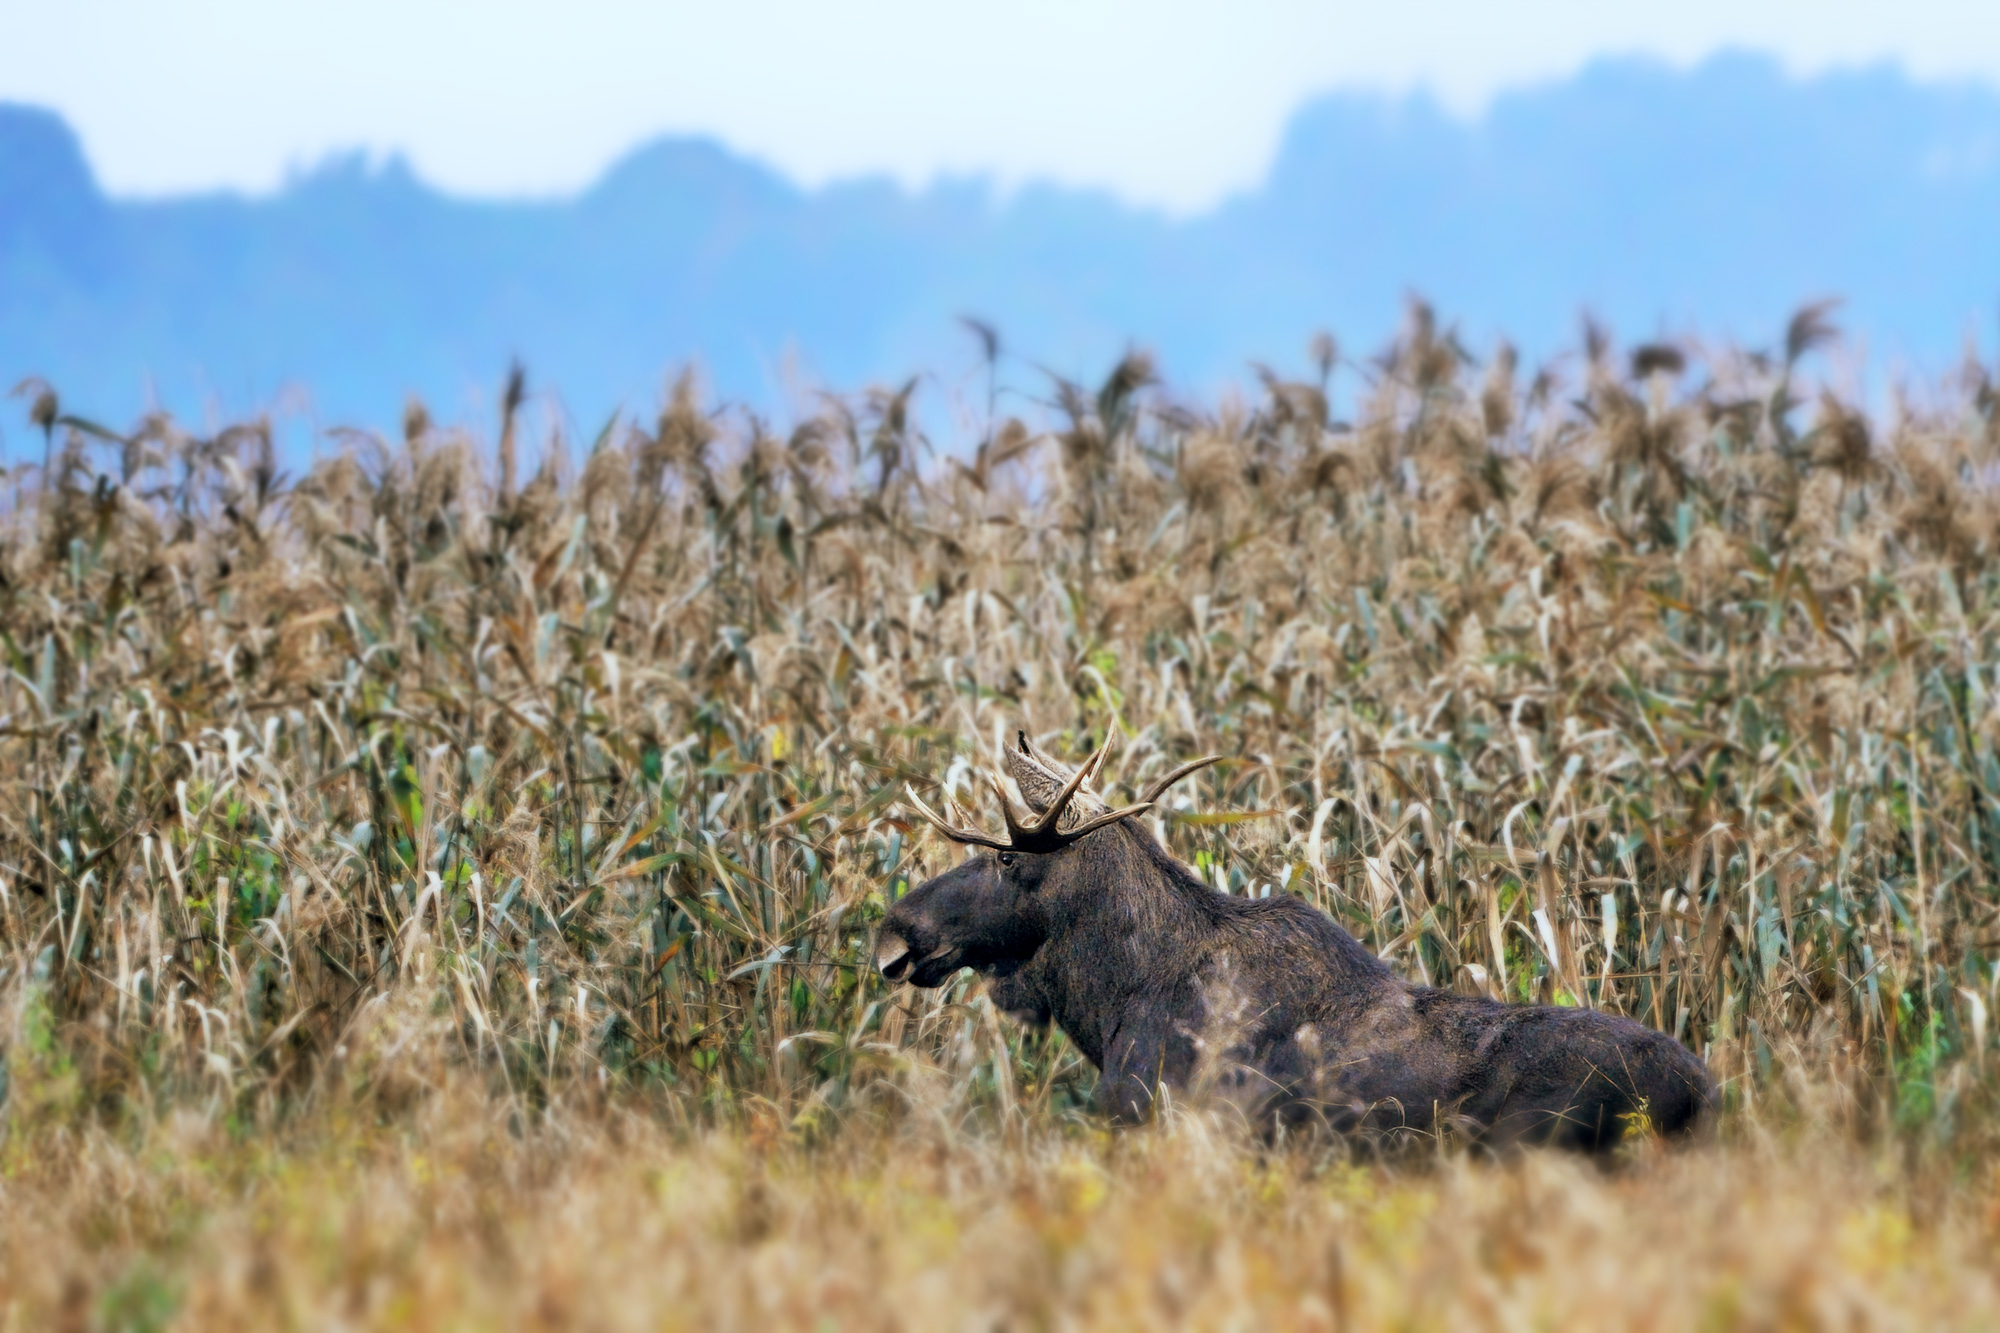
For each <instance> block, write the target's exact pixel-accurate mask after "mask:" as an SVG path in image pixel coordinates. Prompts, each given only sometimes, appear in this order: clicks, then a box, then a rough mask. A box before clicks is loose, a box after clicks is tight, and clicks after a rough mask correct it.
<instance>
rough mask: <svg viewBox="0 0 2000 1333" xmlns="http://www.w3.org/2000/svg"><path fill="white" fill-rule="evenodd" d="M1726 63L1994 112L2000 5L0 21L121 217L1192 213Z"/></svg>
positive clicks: (604, 2) (950, 2)
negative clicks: (603, 176)
mask: <svg viewBox="0 0 2000 1333" xmlns="http://www.w3.org/2000/svg"><path fill="white" fill-rule="evenodd" d="M1724 46H1747V47H1754V48H1758V49H1762V50H1767V51H1771V52H1774V53H1776V54H1778V55H1779V56H1780V57H1782V58H1783V59H1784V60H1785V62H1786V63H1787V64H1788V66H1790V67H1791V68H1792V69H1794V70H1796V71H1799V72H1811V71H1817V70H1821V69H1825V68H1827V67H1829V66H1844V65H1855V64H1864V63H1872V62H1876V61H1881V60H1897V61H1900V62H1901V63H1902V64H1903V65H1905V66H1906V67H1907V68H1909V69H1910V70H1911V71H1912V72H1914V73H1917V74H1920V75H1925V76H1953V77H1962V76H1977V77H1980V78H1983V79H1986V80H1989V81H1991V82H1993V83H1996V84H2000V0H1897V2H1896V3H1894V4H1884V3H1879V2H1871V0H1673V3H1667V4H1643V5H1633V4H1626V5H1618V4H1608V3H1605V0H1511V2H1510V3H1495V0H1401V3H1393V4H1391V3H1383V2H1382V0H1366V2H1365V3H1351V2H1349V0H1339V2H1336V3H1305V2H1304V0H1232V2H1230V3H1222V4H1197V3H1188V2H1187V0H1149V3H1143V4H1128V3H1121V4H1110V3H1091V2H1090V0H1056V2H1050V0H1025V2H1024V0H983V2H982V3H977V4H971V3H957V2H955V0H883V2H882V3H870V4H860V3H848V4H833V3H826V0H817V2H813V0H806V2H799V3H795V2H791V0H709V2H708V3H700V4H685V3H652V4H647V3H639V2H637V0H627V2H625V3H618V2H615V0H565V2H564V3H561V4H554V3H525V2H524V0H477V3H473V2H470V0H340V3H328V2H327V0H0V99H5V100H16V101H27V102H35V103H40V104H42V105H46V106H51V107H54V108H56V109H57V110H59V111H61V112H62V113H63V114H65V115H66V116H67V117H68V118H69V119H70V121H71V123H72V124H74V125H75V126H76V127H77V128H78V130H79V131H80V132H81V133H82V135H83V138H84V141H85V144H86V147H87V148H88V151H89V153H90V156H91V159H92V160H93V162H94V163H95V164H96V166H97V169H98V171H99V173H100V175H101V177H102V178H103V180H104V181H105V183H106V184H107V185H108V186H109V187H110V188H112V189H113V190H116V191H120V192H127V193H160V192H171V191H181V190H187V189H192V188H208V187H215V186H223V185H227V186H235V187H241V188H248V189H268V188H270V187H272V186H274V185H276V184H277V183H279V182H280V181H282V180H283V178H284V176H285V174H286V173H287V172H288V171H290V170H295V169H297V168H298V167H299V166H301V165H305V164H310V163H311V162H313V161H316V160H317V159H319V158H320V157H322V156H323V155H324V154H326V153H327V152H329V151H331V150H335V149H341V148H353V147H367V148H370V149H374V150H378V151H384V150H392V149H393V150H400V151H402V152H404V153H405V154H407V155H408V156H409V157H410V158H411V159H412V160H413V161H414V163H415V164H416V166H417V169H418V170H419V172H420V173H421V174H422V175H424V176H425V177H426V178H428V179H430V180H432V181H434V182H436V183H438V184H441V185H443V186H446V187H448V188H452V189H457V190H462V191H468V192H476V193H481V194H521V193H548V192H556V191H567V190H572V189H575V188H576V187H578V186H580V185H582V184H584V183H586V182H587V181H589V180H590V179H592V178H593V177H594V176H596V175H597V173H598V172H600V171H601V170H602V169H603V168H604V167H605V165H606V164H608V163H609V162H610V161H612V160H613V159H614V158H616V157H618V156H619V155H620V154H621V153H623V152H624V151H626V150H627V149H629V148H631V147H632V146H633V145H634V144H636V143H638V142H640V141H642V140H644V139H646V138H648V137H650V136H653V135H656V134H660V133H663V132H670V131H678V132H688V131H694V132H704V133H709V134H713V135H716V136H717V137H719V138H721V139H722V140H724V141H725V142H727V143H728V144H730V145H731V146H733V147H735V148H737V149H739V150H742V151H747V152H750V153H753V154H755V155H757V156H759V157H762V158H764V159H765V160H767V161H769V162H771V163H773V164H775V165H777V166H779V167H781V168H783V169H785V170H786V171H788V172H789V173H791V174H792V175H794V176H796V177H798V178H799V179H802V180H805V181H808V182H817V181H821V180H824V179H826V178H828V177H830V176H842V175H852V174H856V173H861V172H888V173H891V174H893V175H895V176H897V177H899V178H901V179H902V180H904V181H906V182H912V183H921V182H923V181H925V180H928V179H929V178H931V177H932V176H934V175H935V174H937V173H939V172H951V173H970V172H983V173H989V174H991V175H993V176H996V177H998V178H999V179H1001V180H1003V181H1008V182H1012V181H1018V180H1020V179H1022V178H1024V177H1047V178H1051V179H1055V180H1059V181H1063V182H1065V183H1069V184H1088V185H1101V186H1106V187H1109V188H1111V189H1113V190H1116V191H1117V192H1118V193H1120V194H1121V195H1123V196H1125V197H1126V198H1128V199H1132V200H1137V201H1145V202H1149V203H1156V204H1161V205H1165V206H1167V207H1169V208H1173V209H1175V210H1188V209H1194V208H1199V207H1201V206H1204V205H1206V204H1208V203H1211V202H1213V201H1214V200H1215V199H1216V198H1218V197H1219V196H1221V195H1223V194H1225V193H1227V192H1229V191H1230V190H1233V189H1237V188H1242V187H1245V186H1248V185H1250V184H1253V183H1254V182H1255V181H1256V180H1257V179H1258V178H1259V177H1260V176H1261V174H1262V172H1263V170H1264V167H1265V166H1266V164H1267V163H1268V162H1269V160H1270V156H1271V153H1272V151H1273V149H1274V148H1275V146H1276V143H1277V137H1278V134H1279V131H1280V129H1281V127H1282V125H1283V123H1284V120H1285V118H1286V116H1287V115H1288V114H1289V113H1290V112H1291V111H1292V110H1293V109H1294V108H1295V107H1297V105H1298V104H1299V103H1300V102H1301V101H1302V100H1303V99H1305V98H1306V97H1308V96H1310V95H1312V94H1313V93H1316V92H1320V91H1324V90H1326V89H1329V88H1335V87H1366V88H1378V89H1391V90H1401V89H1406V88H1410V87H1413V86H1418V85H1422V86H1427V87H1429V88H1430V89H1431V90H1433V91H1434V92H1436V93H1437V94H1438V95H1439V96H1440V97H1442V98H1443V99H1444V100H1445V101H1446V102H1447V103H1449V104H1451V105H1452V106H1454V107H1456V108H1458V109H1461V110H1464V111H1474V110H1476V109H1477V108H1478V107H1479V106H1480V105H1481V104H1482V103H1483V102H1484V100H1485V99H1486V98H1487V97H1489V96H1490V95H1491V94H1492V93H1493V92H1494V91H1495V90H1496V89H1500V88H1505V87H1509V86H1514V85H1519V84H1523V83H1532V82H1535V81H1538V80H1542V79H1547V78H1550V77H1555V76H1560V75H1563V74H1566V73H1568V72H1570V71H1571V70H1573V69H1575V68H1576V67H1577V66H1578V65H1579V64H1581V63H1582V62H1584V61H1585V60H1588V59H1589V58H1590V57H1592V56H1594V55H1598V54H1603V53H1607V52H1619V53H1622V52H1635V51H1639V52H1648V53H1652V54H1655V55H1658V56H1661V57H1664V58H1666V59H1669V60H1672V61H1674V62H1676V63H1687V62H1691V61H1694V60H1697V59H1699V58H1700V57H1702V56H1704V55H1706V54H1708V53H1710V52H1712V51H1714V50H1716V49H1717V48H1719V47H1724Z"/></svg>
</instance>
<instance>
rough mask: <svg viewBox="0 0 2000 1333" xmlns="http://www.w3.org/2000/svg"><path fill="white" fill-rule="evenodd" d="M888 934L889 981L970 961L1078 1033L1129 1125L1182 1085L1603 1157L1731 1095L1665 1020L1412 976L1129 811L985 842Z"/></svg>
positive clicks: (1256, 1101) (1697, 1116)
mask: <svg viewBox="0 0 2000 1333" xmlns="http://www.w3.org/2000/svg"><path fill="white" fill-rule="evenodd" d="M883 938H884V940H885V941H886V942H887V943H886V946H885V948H884V949H883V951H882V956H883V962H882V968H883V973H884V975H886V976H888V977H890V978H891V979H892V980H899V979H900V980H908V981H910V982H912V983H913V984H916V985H919V986H937V985H941V984H943V983H944V982H945V981H946V980H948V979H949V978H950V977H952V976H953V975H955V974H956V973H957V972H958V971H959V970H960V969H961V968H964V967H972V968H975V969H977V970H978V971H980V972H982V973H984V974H986V975H987V976H989V977H991V978H993V991H992V993H993V998H994V1001H995V1003H996V1004H998V1005H1000V1006H1001V1007H1002V1008H1004V1009H1006V1010H1008V1011H1009V1012H1010V1013H1012V1014H1014V1015H1015V1016H1016V1017H1018V1018H1021V1019H1023V1020H1024V1021H1027V1022H1030V1023H1048V1022H1054V1023H1055V1024H1057V1025H1058V1026H1059V1027H1061V1029H1062V1030H1063V1031H1064V1032H1065V1033H1067V1034H1068V1036H1069V1038H1070V1040H1071V1041H1073V1042H1075V1043H1076V1045H1077V1047H1078V1049H1080V1050H1081V1051H1082V1052H1083V1053H1084V1054H1085V1055H1086V1056H1088V1057H1089V1058H1090V1060H1091V1061H1092V1062H1093V1063H1094V1064H1095V1065H1096V1066H1097V1067H1098V1069H1099V1070H1100V1071H1101V1072H1102V1075H1103V1077H1102V1081H1101V1083H1100V1094H1099V1095H1100V1098H1101V1100H1102V1102H1103V1105H1104V1107H1105V1109H1106V1110H1108V1111H1109V1112H1111V1113H1112V1114H1113V1115H1115V1116H1117V1117H1119V1118H1121V1119H1127V1120H1137V1119H1143V1118H1145V1117H1147V1116H1148V1115H1150V1114H1152V1113H1153V1111H1154V1110H1155V1108H1156V1107H1157V1106H1158V1104H1159V1101H1160V1097H1161V1094H1162V1090H1163V1089H1164V1090H1165V1091H1166V1092H1167V1093H1168V1094H1169V1095H1174V1096H1179V1097H1187V1096H1189V1095H1191V1094H1193V1095H1199V1094H1202V1093H1205V1092H1206V1093H1216V1094H1220V1095H1221V1096H1223V1097H1226V1098H1227V1099H1228V1100H1229V1101H1231V1102H1233V1103H1235V1104H1237V1105H1240V1106H1242V1107H1243V1108H1244V1109H1245V1110H1246V1111H1247V1112H1248V1113H1250V1115H1251V1116H1252V1117H1253V1118H1254V1119H1255V1120H1257V1121H1258V1122H1259V1123H1263V1124H1266V1125H1269V1124H1273V1123H1279V1122H1282V1123H1293V1124H1296V1123H1305V1122H1319V1123H1324V1124H1326V1125H1329V1126H1331V1127H1334V1128H1337V1129H1341V1130H1349V1131H1362V1132H1372V1133H1381V1134H1391V1135H1393V1134H1396V1133H1399V1132H1407V1131H1412V1130H1415V1131H1429V1130H1433V1129H1436V1128H1440V1127H1442V1126H1444V1125H1447V1124H1449V1125H1455V1126H1457V1127H1459V1128H1460V1129H1461V1130H1463V1131H1465V1132H1467V1133H1468V1134H1470V1135H1471V1136H1472V1137H1474V1138H1476V1139H1478V1140H1479V1141H1482V1142H1485V1143H1490V1144H1496V1145H1506V1144H1514V1143H1554V1144H1560V1145H1563V1146H1567V1147H1574V1148H1581V1149H1586V1150H1592V1151H1601V1150H1604V1149H1606V1148H1609V1147H1610V1146H1612V1145H1614V1144H1616V1143H1617V1142H1619V1141H1620V1139H1621V1138H1622V1137H1623V1135H1624V1133H1625V1132H1626V1130H1627V1128H1628V1127H1631V1126H1633V1125H1634V1124H1636V1123H1640V1122H1643V1123H1647V1124H1650V1125H1651V1126H1652V1127H1654V1128H1655V1129H1657V1130H1658V1131H1660V1132H1662V1133H1665V1134H1680V1133H1684V1132H1686V1131H1688V1130H1690V1129H1691V1128H1693V1127H1694V1126H1695V1125H1696V1124H1697V1122H1698V1121H1700V1120H1701V1119H1703V1117H1704V1115H1705V1113H1706V1112H1707V1111H1708V1110H1709V1108H1710V1107H1711V1106H1712V1105H1713V1103H1714V1098H1715V1087H1714V1083H1713V1082H1712V1080H1711V1079H1710V1078H1709V1076H1708V1071H1707V1070H1706V1068H1704V1066H1703V1065H1702V1063H1701V1061H1700V1060H1699V1059H1697V1058H1696V1057H1695V1056H1693V1055H1692V1054H1690V1053H1689V1052H1688V1051H1687V1050H1685V1049H1684V1048H1683V1047H1681V1046H1680V1044H1679V1043H1677V1042H1675V1041H1673V1040H1672V1039H1671V1038H1669V1037H1667V1036H1665V1035H1663V1034H1661V1033H1659V1032H1655V1031H1653V1030H1651V1029H1649V1028H1646V1027H1644V1026H1642V1025H1641V1024H1639V1023H1636V1022H1634V1021H1632V1020H1631V1019H1629V1018H1622V1017H1617V1016H1614V1015H1610V1014H1599V1013H1594V1012H1591V1011H1590V1010H1586V1009H1569V1008H1555V1007H1549V1006H1529V1005H1508V1004H1501V1003H1498V1002H1495V1001H1492V1000H1487V999H1483V998H1477V997H1473V996H1466V995H1459V994H1455V993H1453V992H1450V991H1443V990H1437V989H1434V988H1432V987H1428V986H1417V985H1412V984H1410V983H1408V982H1406V981H1403V980H1402V979H1400V978H1398V977H1397V976H1396V975H1395V974H1394V973H1393V972H1391V971H1390V969H1389V967H1388V966H1387V964H1385V963H1383V962H1382V961H1381V960H1380V959H1378V958H1376V957H1375V956H1374V955H1372V954H1370V953H1369V952H1368V951H1367V950H1366V949H1365V948H1363V947H1362V946H1361V944H1360V943H1359V942H1358V941H1356V940H1355V939H1354V937H1353V936H1351V935H1349V934H1348V933H1347V932H1346V931H1344V930H1342V929H1341V928H1340V927H1339V926H1338V925H1337V924H1335V923H1334V921H1333V920H1332V918H1330V917H1328V916H1327V915H1326V914H1325V913H1323V912H1320V911H1318V910H1316V909H1315V908H1313V907H1312V906H1311V905H1309V904H1307V903H1306V902H1304V901H1302V900H1300V899H1297V898H1294V897H1290V896H1278V897H1272V898H1264V899H1246V898H1235V897H1228V896H1225V895H1223V894H1220V893H1217V892H1216V891H1215V890H1213V889H1211V888H1210V887H1208V886H1207V885H1205V884H1203V883H1202V882H1201V881H1200V880H1199V879H1198V878H1196V877H1195V875H1194V873H1193V872H1192V871H1191V870H1189V869H1188V868H1187V867H1186V866H1184V865H1182V864H1181V863H1180V862H1179V861H1176V860H1175V859H1174V858H1173V857H1172V856H1171V855H1169V854H1168V853H1167V851H1166V850H1165V849H1164V848H1162V847H1161V846H1160V845H1159V843H1158V842H1156V841H1155V840H1154V838H1153V837H1152V835H1151V834H1149V833H1148V832H1147V831H1146V830H1145V828H1144V827H1142V826H1140V825H1139V824H1137V823H1135V822H1134V821H1132V820H1130V819H1127V820H1124V821H1123V822H1120V823H1117V824H1113V825H1111V826H1110V827H1107V828H1103V829H1100V830H1099V831H1097V832H1095V833H1091V834H1089V835H1088V836H1087V837H1085V838H1083V839H1082V840H1081V841H1079V842H1076V843H1075V844H1074V845H1072V846H1069V847H1065V848H1062V849H1061V850H1058V851H1055V852H1051V853H1046V854H1038V853H1032V852H1024V851H1005V852H997V853H992V854H984V855H979V856H975V857H973V858H970V859H968V860H967V861H965V862H964V863H963V864H962V865H960V866H959V867H958V868H956V869H954V870H951V871H949V872H947V873H945V874H943V875H940V876H938V877H937V878H935V879H932V880H930V881H929V882H927V883H925V884H923V885H921V886H919V887H918V888H916V889H913V890H911V891H910V892H909V893H908V894H906V895H905V896H904V897H903V899H902V900H901V901H900V902H898V903H896V904H895V905H894V907H892V908H891V910H890V912H889V914H888V918H887V919H886V920H885V922H884V923H883ZM899 946H900V947H901V948H902V951H901V952H900V954H897V953H896V951H897V949H898V948H899ZM891 955H895V956H891Z"/></svg>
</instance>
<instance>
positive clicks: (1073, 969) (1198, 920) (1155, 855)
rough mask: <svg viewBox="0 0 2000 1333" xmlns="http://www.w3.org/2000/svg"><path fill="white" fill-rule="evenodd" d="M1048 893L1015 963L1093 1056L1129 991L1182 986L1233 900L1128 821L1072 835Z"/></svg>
mask: <svg viewBox="0 0 2000 1333" xmlns="http://www.w3.org/2000/svg"><path fill="white" fill-rule="evenodd" d="M1077 850H1078V853H1079V861H1078V863H1077V866H1076V868H1075V870H1073V871H1072V872H1071V878H1070V880H1069V883H1068V884H1066V885H1065V886H1064V889H1063V891H1062V892H1061V894H1060V895H1059V897H1058V898H1057V899H1056V901H1054V902H1052V903H1051V907H1050V916H1051V919H1050V921H1049V923H1048V926H1049V929H1048V936H1047V940H1046V942H1045V943H1044V944H1043V945H1042V947H1041V949H1040V950H1038V951H1037V952H1036V954H1035V957H1034V959H1033V960H1032V961H1031V962H1030V963H1029V965H1028V966H1027V968H1025V969H1024V970H1023V973H1024V974H1023V976H1022V981H1023V982H1024V983H1025V984H1027V985H1029V986H1030V987H1032V988H1033V989H1034V991H1035V992H1036V994H1037V997H1038V998H1039V999H1040V1000H1041V1002H1042V1003H1044V1004H1045V1005H1046V1006H1047V1008H1048V1011H1049V1014H1050V1016H1051V1017H1053V1018H1054V1020H1055V1021H1056V1023H1057V1025H1058V1026H1060V1027H1061V1028H1062V1030H1063V1031H1064V1033H1066V1034H1067V1035H1068V1036H1069V1038H1070V1040H1071V1041H1073V1042H1075V1043H1076V1045H1077V1047H1078V1049H1080V1050H1082V1051H1083V1053H1084V1054H1085V1055H1087V1056H1089V1057H1090V1059H1091V1061H1092V1062H1093V1063H1097V1064H1100V1065H1101V1064H1102V1061H1103V1052H1104V1045H1105V1042H1106V1041H1107V1039H1108V1038H1109V1036H1110V1035H1111V1032H1112V1031H1113V1030H1114V1029H1115V1027H1116V1025H1117V1023H1118V1022H1119V1021H1120V1018H1121V1016H1123V1015H1124V1014H1125V1013H1126V1012H1127V1011H1128V1010H1129V1009H1130V1007H1131V1004H1132V1002H1133V1001H1134V999H1135V998H1137V997H1140V996H1142V995H1143V996H1151V997H1155V998H1157V999H1162V1000H1164V999H1166V998H1167V996H1166V995H1165V994H1164V992H1171V991H1176V990H1181V989H1185V990H1186V991H1187V993H1188V996H1189V997H1190V998H1191V997H1192V996H1193V988H1192V985H1191V984H1190V983H1192V981H1193V971H1194V969H1195V967H1196V966H1197V965H1198V963H1199V962H1200V960H1201V959H1202V958H1203V956H1204V955H1205V953H1206V952H1207V949H1208V947H1209V944H1210V941H1211V940H1212V938H1213V937H1214V935H1215V932H1216V927H1217V925H1218V923H1219V922H1220V920H1221V918H1222V917H1224V916H1226V915H1227V914H1228V913H1229V912H1230V910H1231V903H1232V901H1233V900H1231V899H1228V898H1225V897H1223V896H1222V895H1221V894H1218V893H1217V892H1215V890H1213V889H1211V888H1209V887H1208V886H1207V885H1205V884H1203V883H1202V882H1201V881H1200V880H1198V879H1196V878H1195V876H1194V874H1193V872H1192V871H1190V870H1188V869H1187V867H1185V866H1183V865H1181V864H1180V862H1178V861H1176V860H1174V858H1173V857H1172V856H1171V855H1170V854H1169V853H1168V852H1167V851H1166V850H1165V849H1164V848H1162V847H1161V846H1160V845H1159V843H1157V842H1156V841H1154V839H1153V837H1152V835H1151V834H1149V833H1147V832H1146V831H1145V830H1144V829H1143V828H1138V827H1134V826H1132V825H1131V824H1130V823H1127V824H1123V825H1118V826H1114V827H1111V828H1107V829H1105V830H1103V831H1101V832H1099V833H1094V834H1092V835H1091V836H1090V838H1089V839H1088V840H1087V841H1086V842H1085V843H1082V844H1079V845H1078V848H1077Z"/></svg>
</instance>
